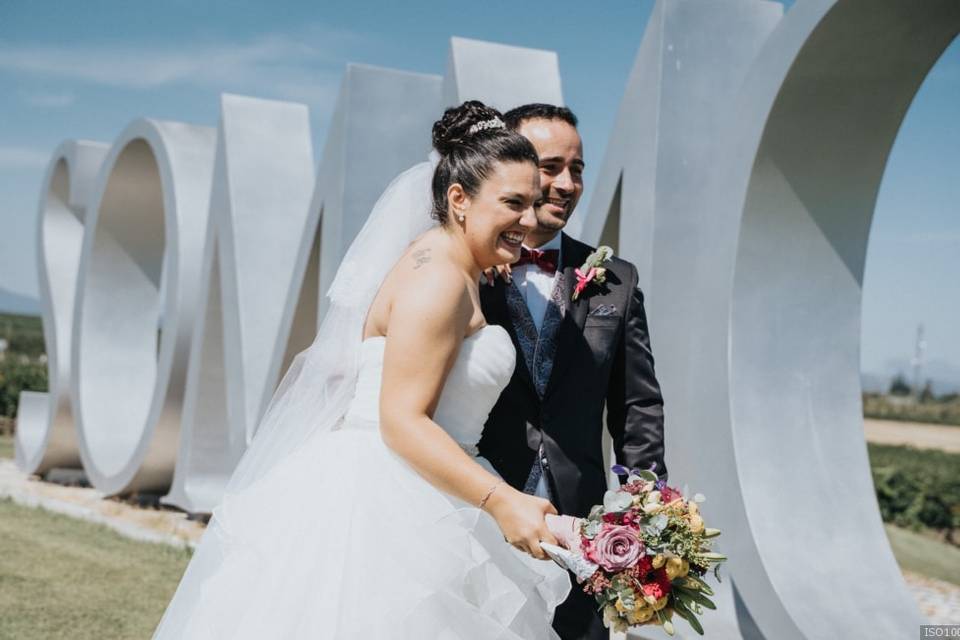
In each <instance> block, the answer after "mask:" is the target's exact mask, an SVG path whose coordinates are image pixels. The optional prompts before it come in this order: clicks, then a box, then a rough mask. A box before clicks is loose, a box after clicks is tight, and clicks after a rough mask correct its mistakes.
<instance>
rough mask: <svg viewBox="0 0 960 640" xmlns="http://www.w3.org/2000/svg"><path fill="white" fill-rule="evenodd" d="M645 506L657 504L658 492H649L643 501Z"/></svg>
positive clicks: (658, 499) (658, 500)
mask: <svg viewBox="0 0 960 640" xmlns="http://www.w3.org/2000/svg"><path fill="white" fill-rule="evenodd" d="M645 502H646V503H647V504H657V503H659V502H660V492H659V491H651V492H650V493H648V494H647V499H646V501H645Z"/></svg>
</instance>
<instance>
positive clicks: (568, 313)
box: [544, 233, 590, 397]
mask: <svg viewBox="0 0 960 640" xmlns="http://www.w3.org/2000/svg"><path fill="white" fill-rule="evenodd" d="M561 242H562V247H563V248H562V256H561V257H562V260H563V286H562V288H563V296H564V297H563V303H564V304H563V308H564V315H563V321H562V322H561V323H560V329H559V331H558V334H557V339H556V352H555V355H554V359H553V368H552V369H551V371H550V379H549V382H548V383H547V387H546V390H545V391H544V397H547V396H549V395H550V394H551V393H552V392H553V391H554V389H555V388H556V386H557V383H558V381H559V380H560V378H561V377H562V376H563V373H564V370H565V369H566V368H567V366H569V364H570V351H571V350H572V347H573V345H574V344H575V343H576V341H577V339H578V336H580V335H582V334H583V325H584V323H585V322H586V321H587V312H588V310H589V307H590V305H589V298H579V299H578V300H573V289H574V287H575V286H576V284H577V274H576V273H575V270H576V269H578V268H579V267H580V265H582V264H583V261H584V260H586V259H587V256H588V255H589V248H588V247H587V246H586V245H584V244H581V243H579V242H576V241H575V240H573V239H572V238H570V236H568V235H567V234H565V233H564V234H562V235H561Z"/></svg>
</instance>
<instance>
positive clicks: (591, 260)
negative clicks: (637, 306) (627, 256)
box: [571, 245, 613, 300]
mask: <svg viewBox="0 0 960 640" xmlns="http://www.w3.org/2000/svg"><path fill="white" fill-rule="evenodd" d="M612 257H613V249H611V248H610V247H608V246H606V245H601V246H599V247H597V250H596V251H594V252H593V253H591V254H590V255H589V256H587V259H586V261H584V263H583V264H582V265H580V268H579V269H574V273H576V274H577V286H576V287H574V289H573V296H572V297H571V299H573V300H576V299H577V298H579V297H580V294H581V293H583V290H584V289H586V288H587V285H589V284H590V283H591V282H594V283H596V284H603V283H604V282H606V281H607V269H606V267H604V266H602V265H603V263H604V262H608V261H609V260H610V258H612Z"/></svg>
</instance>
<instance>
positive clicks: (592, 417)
mask: <svg viewBox="0 0 960 640" xmlns="http://www.w3.org/2000/svg"><path fill="white" fill-rule="evenodd" d="M591 251H593V248H591V247H589V246H587V245H585V244H584V243H582V242H579V241H577V240H574V239H573V238H570V237H569V236H567V235H566V234H563V237H562V253H561V259H562V261H563V265H562V269H563V275H564V285H565V287H566V291H565V292H564V295H565V298H564V300H565V303H566V313H565V314H564V316H563V319H562V321H561V322H560V326H559V328H558V329H557V334H556V339H557V344H556V352H555V355H554V358H553V366H552V369H551V371H550V373H549V377H548V382H547V384H546V389H545V391H544V393H543V394H542V396H541V395H540V394H539V393H538V392H537V389H536V387H535V385H534V383H533V378H532V377H531V373H530V370H529V367H528V366H527V363H526V361H525V359H524V357H523V351H522V349H521V346H520V343H519V342H518V339H517V329H516V326H515V321H514V319H512V318H511V314H510V311H509V308H508V306H507V301H506V294H505V291H506V290H505V287H507V286H512V285H509V284H506V283H504V281H503V280H502V279H499V278H498V279H497V281H496V284H495V286H493V287H489V286H481V287H480V290H481V291H480V300H481V305H482V308H483V313H484V315H485V316H486V319H487V322H489V323H491V324H499V325H501V326H503V327H504V328H505V329H506V330H507V331H508V332H509V333H510V336H511V338H512V339H513V342H514V346H515V347H516V348H517V365H516V369H515V370H514V374H513V377H512V379H511V380H510V383H509V384H508V385H507V387H506V389H505V390H504V391H503V393H502V394H501V396H500V399H499V400H498V401H497V404H496V405H495V406H494V408H493V411H492V412H491V413H490V417H489V419H488V420H487V423H486V426H485V428H484V432H483V438H482V439H481V441H480V454H481V455H483V456H484V457H485V458H487V459H488V460H489V461H490V462H491V463H492V464H493V466H494V468H496V470H497V471H498V472H499V473H500V474H501V475H502V476H503V477H504V479H506V481H507V482H509V483H510V484H511V485H513V486H514V487H517V488H520V489H522V488H523V485H524V483H525V481H526V480H527V477H528V474H529V473H530V469H531V466H532V465H533V463H534V459H535V458H534V456H535V455H536V453H537V451H538V450H539V448H540V446H541V444H542V446H543V449H544V452H545V455H546V458H547V461H548V466H547V469H546V471H545V473H546V475H547V479H548V482H549V483H550V489H551V491H552V494H553V496H554V502H555V506H556V507H557V509H558V510H559V511H560V513H562V514H569V515H575V516H585V515H587V513H588V512H589V510H590V507H591V506H593V505H595V504H601V503H602V502H603V493H604V491H605V490H606V469H605V468H604V465H603V451H602V446H601V436H602V429H603V411H604V406H606V408H607V427H608V429H609V430H610V433H611V435H612V436H613V442H614V448H615V453H616V457H617V462H618V463H620V464H623V465H626V466H628V467H640V468H649V466H650V465H651V463H656V471H657V473H658V474H660V476H661V477H662V478H664V479H665V478H666V467H665V466H664V463H663V452H664V444H663V398H662V397H661V394H660V386H659V385H658V383H657V379H656V376H655V374H654V361H653V354H652V353H651V350H650V337H649V334H648V331H647V318H646V314H645V312H644V309H643V294H642V293H641V291H640V290H639V289H638V288H637V270H636V267H634V266H633V265H632V264H631V263H629V262H626V261H624V260H620V259H618V258H616V257H614V258H613V259H612V260H611V261H610V262H608V263H607V264H606V265H605V266H606V267H607V281H606V283H605V284H604V285H590V286H589V287H588V289H587V290H586V291H585V292H584V293H583V294H581V296H580V297H579V299H578V300H576V301H571V295H572V293H573V288H574V285H575V284H576V275H575V273H574V269H576V268H577V267H579V266H580V265H581V264H583V261H584V260H586V258H587V256H588V255H589V254H590V253H591ZM601 306H606V307H607V309H606V311H608V312H609V311H611V310H612V314H610V315H603V314H598V313H597V312H596V310H597V309H598V308H599V307H601ZM601 311H603V310H601ZM591 312H593V313H591Z"/></svg>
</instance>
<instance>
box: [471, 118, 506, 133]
mask: <svg viewBox="0 0 960 640" xmlns="http://www.w3.org/2000/svg"><path fill="white" fill-rule="evenodd" d="M505 128H506V125H505V124H503V120H501V119H500V118H497V117H496V116H494V117H493V118H490V119H489V120H482V121H480V122H478V123H476V124H472V125H470V129H469V130H468V133H469V134H470V135H473V134H475V133H476V132H478V131H485V130H486V129H505Z"/></svg>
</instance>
